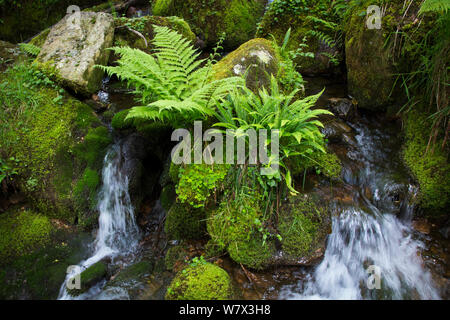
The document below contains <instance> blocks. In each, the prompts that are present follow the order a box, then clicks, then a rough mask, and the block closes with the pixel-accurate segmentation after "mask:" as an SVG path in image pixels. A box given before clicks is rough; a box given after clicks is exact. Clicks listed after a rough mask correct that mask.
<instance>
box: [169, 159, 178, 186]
mask: <svg viewBox="0 0 450 320" xmlns="http://www.w3.org/2000/svg"><path fill="white" fill-rule="evenodd" d="M179 172H180V165H177V164H175V163H173V162H172V161H171V162H170V168H169V176H170V179H171V180H172V182H173V183H175V184H177V183H178V181H180V178H179Z"/></svg>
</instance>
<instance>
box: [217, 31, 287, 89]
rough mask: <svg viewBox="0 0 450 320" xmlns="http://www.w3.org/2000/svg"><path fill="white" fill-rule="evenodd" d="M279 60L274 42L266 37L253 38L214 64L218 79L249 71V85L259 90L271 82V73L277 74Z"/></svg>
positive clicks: (247, 79) (240, 74)
mask: <svg viewBox="0 0 450 320" xmlns="http://www.w3.org/2000/svg"><path fill="white" fill-rule="evenodd" d="M278 68H279V62H278V59H277V55H276V53H275V50H274V49H273V47H272V43H271V42H270V41H269V40H266V39H261V38H257V39H252V40H250V41H248V42H246V43H244V44H243V45H241V46H240V47H239V48H238V49H236V50H234V51H233V52H231V53H229V54H228V55H227V56H226V57H225V58H223V59H222V60H220V61H219V62H218V63H217V64H215V65H214V67H213V70H214V72H215V78H216V79H223V78H227V77H231V76H242V75H243V74H244V73H245V72H247V78H246V81H247V83H246V84H247V87H249V88H250V89H252V90H257V89H258V88H261V87H263V86H265V87H266V88H267V86H268V85H269V84H270V75H271V74H272V75H274V76H276V75H277V73H278Z"/></svg>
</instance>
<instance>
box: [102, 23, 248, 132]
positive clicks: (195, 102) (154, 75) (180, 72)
mask: <svg viewBox="0 0 450 320" xmlns="http://www.w3.org/2000/svg"><path fill="white" fill-rule="evenodd" d="M153 29H154V31H155V37H154V38H153V40H152V44H153V45H154V47H155V48H156V52H155V53H154V54H153V55H149V54H146V53H144V52H142V51H140V50H136V49H131V48H118V47H115V48H113V50H114V52H116V53H117V54H119V55H120V59H119V60H118V62H117V63H118V66H114V67H103V66H99V67H100V68H102V69H104V70H106V72H107V73H108V74H109V75H113V74H115V75H117V76H118V77H119V79H121V80H126V81H127V82H128V84H129V85H131V86H133V87H134V88H135V93H136V94H137V95H138V96H139V103H141V104H143V105H144V106H140V107H134V108H132V109H131V110H130V112H129V113H128V116H127V119H128V118H138V119H148V120H156V119H158V120H166V121H167V120H168V121H170V123H171V124H173V125H176V122H177V121H178V122H180V120H181V123H191V122H192V120H195V119H202V118H203V117H204V116H205V115H211V114H212V113H213V108H212V104H213V103H214V101H216V100H217V99H219V98H220V97H223V96H225V95H226V93H227V92H228V91H229V90H230V89H231V88H233V87H235V86H236V85H238V84H239V83H241V82H242V79H240V78H227V79H222V80H214V81H208V80H209V79H211V76H212V73H211V67H212V63H213V60H212V59H210V60H208V61H207V63H206V65H205V66H203V67H200V65H201V64H202V63H204V62H205V60H196V59H197V58H198V56H199V54H200V53H198V52H196V51H195V49H194V47H193V46H192V44H191V43H190V42H189V41H188V40H187V39H185V38H183V37H182V35H180V34H179V33H177V32H175V31H172V30H170V29H169V28H167V27H160V26H157V25H153ZM143 70H145V72H143Z"/></svg>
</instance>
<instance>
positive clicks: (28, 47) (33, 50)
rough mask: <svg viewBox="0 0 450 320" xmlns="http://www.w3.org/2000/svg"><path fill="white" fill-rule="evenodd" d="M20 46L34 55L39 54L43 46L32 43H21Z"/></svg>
mask: <svg viewBox="0 0 450 320" xmlns="http://www.w3.org/2000/svg"><path fill="white" fill-rule="evenodd" d="M19 47H20V49H22V50H23V51H24V52H25V53H28V54H29V55H32V56H38V55H39V53H40V52H41V48H39V47H38V46H35V45H34V44H31V43H19Z"/></svg>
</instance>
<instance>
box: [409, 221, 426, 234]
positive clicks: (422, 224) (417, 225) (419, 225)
mask: <svg viewBox="0 0 450 320" xmlns="http://www.w3.org/2000/svg"><path fill="white" fill-rule="evenodd" d="M412 226H413V228H414V229H415V230H416V231H419V232H421V233H423V234H429V233H430V225H429V224H428V222H427V221H426V220H414V221H413V222H412Z"/></svg>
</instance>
